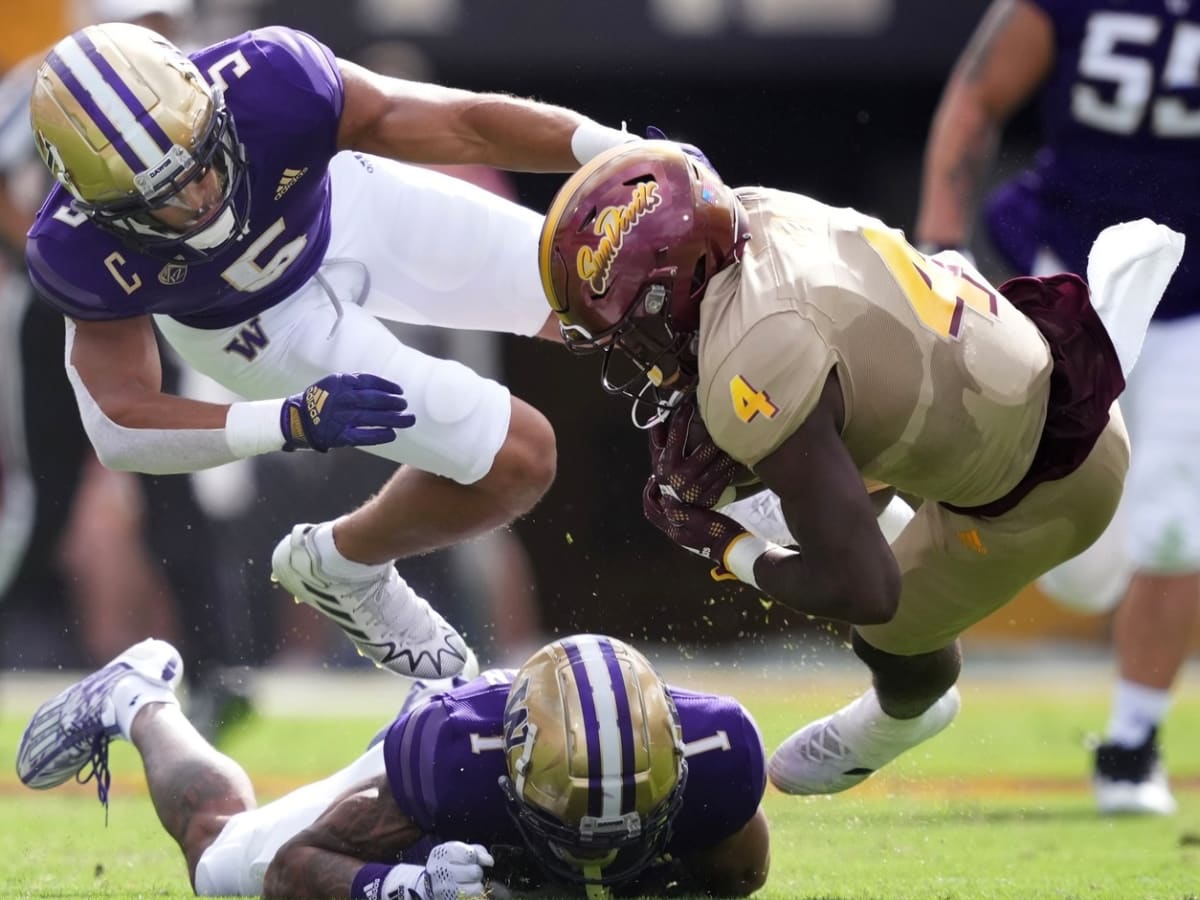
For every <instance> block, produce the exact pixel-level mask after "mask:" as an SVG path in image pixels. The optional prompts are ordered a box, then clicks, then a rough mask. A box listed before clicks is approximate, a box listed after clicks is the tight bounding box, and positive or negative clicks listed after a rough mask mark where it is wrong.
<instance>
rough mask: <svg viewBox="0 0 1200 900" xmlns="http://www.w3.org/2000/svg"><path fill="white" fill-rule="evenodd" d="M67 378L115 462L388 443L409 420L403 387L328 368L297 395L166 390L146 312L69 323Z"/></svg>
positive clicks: (103, 454) (166, 466)
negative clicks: (201, 394) (249, 397)
mask: <svg viewBox="0 0 1200 900" xmlns="http://www.w3.org/2000/svg"><path fill="white" fill-rule="evenodd" d="M66 329H67V377H68V378H69V379H70V381H71V387H72V388H73V389H74V391H75V399H76V402H77V403H78V405H79V416H80V419H81V420H82V421H83V427H84V429H85V430H86V431H87V434H88V437H89V438H90V439H91V442H92V446H93V447H95V449H96V455H97V456H98V457H99V458H100V461H101V462H102V463H103V464H104V465H106V466H108V467H109V468H111V469H124V470H129V471H134V472H147V473H149V474H152V475H166V474H173V473H180V472H194V471H197V470H199V469H206V468H210V467H212V466H219V465H222V464H224V463H228V462H232V461H233V460H235V459H241V458H243V457H247V456H255V455H257V454H260V453H268V452H270V451H272V450H296V449H300V448H311V449H314V450H321V451H324V450H329V449H331V448H333V447H347V446H364V445H369V444H383V443H387V442H388V441H392V440H395V438H396V433H395V429H397V428H408V427H410V426H412V425H413V424H414V422H415V419H414V417H413V415H412V414H411V413H407V412H405V410H406V409H407V407H408V401H407V400H405V399H404V397H403V396H402V395H403V393H404V390H403V388H401V387H400V386H399V385H397V384H395V383H393V382H391V381H388V380H387V379H384V378H379V377H378V376H375V375H369V374H349V375H346V374H332V375H327V376H325V377H324V378H322V379H320V380H319V381H317V382H316V383H314V384H312V385H310V386H309V387H308V388H306V389H305V390H304V391H302V392H300V393H298V394H293V395H292V396H290V397H280V398H276V399H270V400H258V401H254V402H238V403H231V404H223V403H203V402H201V401H198V400H189V399H187V398H185V397H178V396H175V395H173V394H164V393H163V391H162V364H161V360H160V359H159V356H158V344H157V343H156V341H155V337H154V330H153V327H152V326H151V320H150V317H149V316H137V317H133V318H129V319H118V320H115V321H109V322H89V321H82V320H75V319H72V320H68V322H67V326H66Z"/></svg>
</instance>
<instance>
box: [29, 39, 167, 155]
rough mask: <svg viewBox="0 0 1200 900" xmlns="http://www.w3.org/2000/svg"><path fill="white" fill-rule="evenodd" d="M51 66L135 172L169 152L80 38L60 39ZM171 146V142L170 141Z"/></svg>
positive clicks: (51, 57)
mask: <svg viewBox="0 0 1200 900" xmlns="http://www.w3.org/2000/svg"><path fill="white" fill-rule="evenodd" d="M48 61H49V63H50V67H51V68H52V69H53V70H54V72H55V74H57V75H58V77H59V78H61V79H62V81H63V84H64V85H65V86H66V88H67V90H68V91H70V92H71V95H72V96H73V97H74V98H75V100H76V101H77V102H78V103H79V105H80V106H81V107H82V108H83V111H84V112H85V113H87V115H88V118H90V119H91V120H92V121H93V122H94V123H95V124H96V127H97V128H99V129H100V131H101V133H102V134H103V135H104V136H105V137H106V138H108V140H109V141H110V142H111V143H112V145H113V147H114V148H115V149H116V151H117V153H119V154H120V156H121V159H123V160H124V161H125V164H126V165H127V166H129V168H130V169H132V170H133V171H134V172H142V171H144V170H146V169H148V168H150V167H151V166H153V165H154V164H155V163H158V162H159V161H161V160H162V158H163V157H164V156H165V155H166V150H161V149H159V148H158V147H157V146H156V145H155V143H154V141H153V139H151V137H150V135H149V134H148V133H147V132H146V129H145V128H144V127H143V126H142V124H141V123H140V122H138V120H137V119H136V118H135V117H134V115H133V113H132V111H131V110H130V108H129V107H128V106H127V105H126V104H125V102H124V101H123V100H122V99H121V98H120V97H119V96H118V95H117V92H116V91H115V90H113V88H112V86H111V85H109V84H108V83H107V82H105V80H104V78H103V77H102V76H101V74H100V72H99V71H98V70H97V69H96V67H95V65H94V64H93V63H92V61H91V60H90V59H88V57H87V55H86V54H85V53H84V51H83V49H82V48H81V47H80V46H79V44H78V39H70V40H65V41H61V42H59V45H58V47H57V49H55V50H54V51H53V52H51V54H50V56H49V57H48ZM168 146H169V145H168Z"/></svg>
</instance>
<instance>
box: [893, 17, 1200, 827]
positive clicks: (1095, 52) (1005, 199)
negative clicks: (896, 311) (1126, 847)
mask: <svg viewBox="0 0 1200 900" xmlns="http://www.w3.org/2000/svg"><path fill="white" fill-rule="evenodd" d="M1035 96H1036V97H1037V98H1038V102H1039V104H1040V111H1041V119H1042V135H1043V139H1044V145H1043V147H1042V149H1041V150H1039V151H1038V154H1037V157H1036V159H1035V160H1034V163H1033V165H1032V166H1031V167H1030V168H1029V169H1028V170H1027V171H1025V172H1022V173H1021V174H1020V175H1019V176H1018V177H1016V178H1015V179H1013V180H1012V181H1010V182H1008V183H1007V184H1004V185H1003V186H1001V187H1000V188H999V189H998V190H996V191H995V192H994V193H992V194H991V196H990V197H989V198H988V200H987V203H986V207H985V212H984V222H985V224H986V227H987V233H988V236H989V237H990V238H991V240H992V242H993V243H994V244H995V246H996V248H997V249H998V250H999V251H1000V253H1001V255H1002V256H1003V257H1004V260H1005V262H1006V263H1007V264H1008V265H1009V266H1010V267H1011V268H1012V269H1013V270H1015V271H1017V272H1022V273H1030V274H1035V275H1041V274H1046V273H1048V272H1057V271H1060V270H1064V269H1065V270H1068V271H1072V272H1083V271H1084V267H1085V266H1086V265H1087V253H1088V248H1089V247H1090V246H1091V241H1092V238H1093V237H1094V236H1095V235H1096V233H1097V232H1099V231H1100V230H1101V229H1102V228H1104V227H1106V226H1108V225H1111V224H1113V223H1115V222H1121V221H1128V220H1132V219H1137V218H1140V217H1143V216H1145V217H1150V218H1153V219H1154V220H1156V221H1159V222H1163V223H1165V224H1167V225H1169V226H1171V227H1172V228H1174V229H1176V230H1178V231H1180V232H1182V233H1184V234H1185V235H1186V236H1187V248H1186V250H1185V253H1184V257H1183V261H1182V263H1181V265H1180V267H1179V272H1178V273H1177V274H1176V276H1175V278H1174V279H1173V280H1172V282H1171V283H1170V285H1169V287H1168V288H1167V291H1166V294H1165V296H1164V297H1163V301H1162V303H1161V304H1160V305H1159V307H1158V310H1157V312H1156V313H1155V320H1154V322H1153V323H1152V324H1151V326H1150V330H1149V332H1148V334H1147V336H1146V348H1145V353H1144V354H1143V356H1142V360H1141V362H1140V363H1139V365H1138V367H1137V369H1136V370H1134V372H1133V374H1132V377H1131V378H1130V381H1129V387H1128V389H1127V390H1126V392H1125V394H1124V395H1123V397H1122V401H1121V406H1122V409H1123V410H1124V413H1125V416H1126V421H1127V422H1128V424H1129V432H1130V437H1131V440H1132V443H1133V447H1134V453H1133V457H1132V463H1131V467H1130V471H1129V480H1128V489H1127V491H1126V493H1125V500H1124V502H1123V503H1122V504H1121V507H1120V510H1119V512H1118V514H1117V516H1116V517H1115V519H1114V521H1113V524H1112V526H1111V527H1110V528H1109V529H1108V531H1106V532H1105V534H1104V536H1103V537H1102V538H1100V539H1099V540H1098V541H1097V542H1096V544H1095V545H1093V547H1092V548H1091V550H1089V551H1088V552H1086V553H1084V554H1083V555H1081V556H1080V557H1078V558H1077V559H1075V560H1072V561H1071V562H1070V563H1068V564H1066V565H1065V566H1063V567H1061V568H1059V569H1057V570H1056V571H1054V572H1052V573H1051V574H1050V575H1048V576H1047V577H1045V578H1043V579H1042V581H1041V582H1040V584H1041V587H1042V588H1043V589H1044V590H1045V591H1046V592H1047V593H1049V594H1050V595H1052V596H1055V597H1058V598H1060V599H1062V600H1063V601H1064V602H1065V603H1067V604H1068V605H1070V606H1072V607H1074V608H1080V609H1084V610H1089V611H1097V612H1098V611H1104V610H1107V609H1110V608H1111V607H1112V605H1113V604H1114V603H1116V602H1117V601H1118V600H1120V607H1119V608H1118V610H1117V614H1116V619H1115V625H1114V635H1113V637H1114V642H1115V645H1116V653H1117V661H1118V668H1119V676H1120V680H1119V681H1118V683H1117V686H1116V690H1115V693H1114V698H1113V708H1112V715H1111V718H1110V719H1109V722H1108V728H1107V733H1106V737H1105V740H1104V743H1102V744H1101V745H1100V747H1099V748H1098V750H1097V752H1096V761H1095V775H1094V787H1095V792H1096V799H1097V802H1098V805H1099V808H1100V810H1101V811H1102V812H1114V813H1115V812H1133V813H1159V814H1169V813H1171V812H1174V810H1175V801H1174V799H1173V797H1172V796H1171V792H1170V789H1169V787H1168V785H1167V780H1166V775H1165V772H1164V770H1163V767H1162V765H1161V763H1160V760H1159V752H1158V743H1157V734H1158V726H1159V724H1160V723H1161V721H1162V719H1163V717H1164V716H1165V715H1166V712H1167V708H1168V705H1169V703H1170V689H1171V686H1172V684H1173V683H1174V681H1175V679H1176V677H1177V675H1178V674H1179V671H1180V669H1181V668H1182V666H1183V663H1184V661H1185V660H1186V658H1187V654H1188V649H1189V646H1190V643H1191V639H1192V635H1193V634H1194V632H1195V626H1196V622H1197V615H1198V613H1200V577H1198V576H1200V456H1198V455H1197V453H1196V447H1197V446H1200V363H1198V362H1197V357H1196V347H1197V346H1198V345H1200V316H1198V315H1197V313H1200V263H1198V262H1197V259H1198V256H1197V254H1200V210H1198V209H1197V203H1196V198H1197V196H1200V4H1195V3H1190V2H1188V0H1089V2H1082V0H995V2H994V3H993V4H992V6H991V7H990V9H989V10H988V12H987V14H986V16H985V17H984V19H983V21H982V22H981V24H980V25H979V27H978V29H977V31H976V33H975V35H974V37H973V38H972V40H971V42H970V44H969V45H968V46H967V48H966V50H965V51H964V53H963V55H962V58H961V59H960V60H959V62H958V64H957V66H956V67H955V69H954V73H953V75H952V76H951V78H950V81H949V83H948V84H947V86H946V90H945V93H944V94H943V96H942V101H941V105H940V106H939V108H938V111H937V114H936V116H935V117H934V121H933V128H932V131H931V133H930V137H929V144H928V147H927V151H926V160H925V177H924V184H923V193H922V200H921V212H920V218H919V221H918V224H917V238H918V239H919V241H921V242H922V243H923V244H924V245H928V246H931V247H935V248H940V247H963V246H965V245H966V244H967V242H968V239H969V236H970V231H971V226H972V224H973V220H974V217H975V210H976V203H977V200H978V197H979V194H980V187H981V185H982V183H983V180H984V178H985V177H986V175H987V174H988V172H989V169H990V168H991V164H992V159H993V156H994V153H995V148H996V145H997V143H998V141H999V136H1000V131H1001V128H1002V127H1003V125H1004V123H1005V122H1006V120H1007V119H1008V118H1009V117H1010V116H1011V115H1012V114H1013V113H1014V112H1015V111H1016V110H1018V109H1020V108H1021V107H1022V106H1023V105H1025V104H1026V103H1027V102H1028V101H1029V100H1030V99H1031V98H1033V97H1035ZM1131 576H1132V577H1131ZM1122 593H1123V594H1124V597H1123V599H1121V595H1122Z"/></svg>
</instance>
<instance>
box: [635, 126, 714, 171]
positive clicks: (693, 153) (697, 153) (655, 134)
mask: <svg viewBox="0 0 1200 900" xmlns="http://www.w3.org/2000/svg"><path fill="white" fill-rule="evenodd" d="M646 140H649V141H670V140H671V139H670V138H669V137H667V133H666V132H665V131H663V130H662V129H661V128H659V127H657V126H655V125H648V126H647V127H646ZM671 143H673V144H678V145H679V149H681V150H682V151H683V152H684V153H686V154H687V155H688V156H690V157H692V158H693V159H698V160H700V162H702V163H704V165H706V166H708V168H710V169H712V170H713V171H714V172H716V171H717V167H716V166H714V165H713V164H712V163H711V162H710V161H709V159H708V157H707V156H705V155H704V151H703V150H701V149H700V148H699V147H697V146H696V145H695V144H685V143H683V142H682V141H671Z"/></svg>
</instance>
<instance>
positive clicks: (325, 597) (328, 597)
mask: <svg viewBox="0 0 1200 900" xmlns="http://www.w3.org/2000/svg"><path fill="white" fill-rule="evenodd" d="M315 527H316V526H313V525H297V526H296V527H294V528H293V529H292V533H291V534H289V535H288V536H287V537H285V538H284V539H283V540H281V541H280V542H279V544H278V545H277V546H276V547H275V552H274V553H272V554H271V570H272V573H273V574H272V576H271V578H272V580H273V581H276V582H278V583H279V584H281V585H283V587H284V588H286V589H287V590H288V591H290V592H291V593H292V595H293V596H294V597H295V598H296V599H297V600H299V601H301V602H303V603H307V604H308V605H309V606H311V607H313V608H314V609H316V610H317V611H318V612H321V613H324V614H325V615H326V616H328V617H329V618H330V619H332V620H333V622H334V624H336V625H337V626H338V627H339V628H341V629H342V631H344V632H346V636H347V637H349V638H350V640H351V641H353V642H354V645H355V646H356V647H357V648H358V652H359V653H361V654H362V655H363V656H365V657H367V658H368V659H370V660H372V661H373V662H374V663H375V664H376V665H377V666H380V667H381V668H384V669H389V670H391V671H392V672H395V673H396V674H397V675H405V676H407V677H410V678H449V677H451V676H453V675H458V674H459V673H460V672H462V671H463V667H464V666H465V665H466V662H467V654H468V653H469V651H468V650H467V646H466V644H464V643H463V639H462V638H461V637H460V636H459V634H458V632H457V631H455V630H454V628H453V627H451V625H450V623H449V622H447V621H446V620H445V619H443V618H442V617H441V615H439V614H438V612H437V611H436V610H435V609H434V608H433V607H432V606H430V605H429V603H428V602H426V601H425V600H424V599H423V598H422V597H419V596H417V594H416V593H415V592H414V591H413V590H412V588H410V587H409V586H408V585H407V584H406V583H405V581H404V579H402V578H401V577H400V573H399V572H397V571H396V567H395V566H393V565H389V566H386V567H385V568H384V569H383V571H381V572H380V573H379V574H378V575H376V576H374V577H372V578H369V579H367V580H365V581H347V580H345V579H335V578H332V577H330V576H329V575H326V574H325V572H324V570H323V569H322V568H321V559H320V555H319V553H318V551H317V548H316V544H315V542H314V541H313V535H312V533H313V530H314V528H315Z"/></svg>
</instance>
